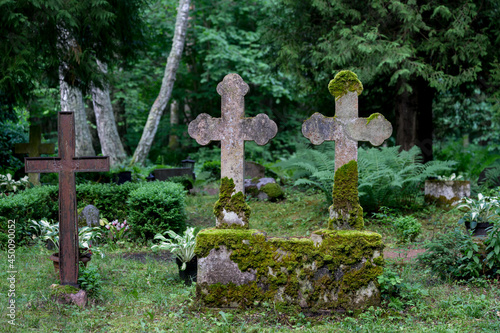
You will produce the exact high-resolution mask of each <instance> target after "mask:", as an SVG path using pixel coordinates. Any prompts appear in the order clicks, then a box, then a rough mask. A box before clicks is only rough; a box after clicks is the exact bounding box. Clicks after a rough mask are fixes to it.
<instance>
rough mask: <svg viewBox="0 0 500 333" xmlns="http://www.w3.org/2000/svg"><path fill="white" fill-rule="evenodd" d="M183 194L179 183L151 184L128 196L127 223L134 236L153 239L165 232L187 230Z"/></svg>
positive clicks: (143, 185) (145, 184) (144, 185)
mask: <svg viewBox="0 0 500 333" xmlns="http://www.w3.org/2000/svg"><path fill="white" fill-rule="evenodd" d="M185 194H186V193H185V191H184V188H183V186H182V185H181V184H176V183H168V182H150V183H144V184H142V186H140V187H139V188H137V189H136V190H134V191H132V192H131V193H130V196H129V199H128V201H127V206H128V209H129V212H130V213H129V218H128V220H127V221H128V223H129V224H130V228H131V229H132V231H133V232H134V233H135V234H136V236H138V237H141V238H143V239H153V237H154V235H156V234H158V233H159V234H164V233H165V232H167V231H168V230H173V231H175V232H176V233H180V232H182V231H184V229H185V228H186V211H185V202H184V199H185Z"/></svg>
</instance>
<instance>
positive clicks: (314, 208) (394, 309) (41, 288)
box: [0, 193, 500, 332]
mask: <svg viewBox="0 0 500 333" xmlns="http://www.w3.org/2000/svg"><path fill="white" fill-rule="evenodd" d="M215 200H216V197H215V196H194V197H189V198H188V216H189V223H190V224H191V225H196V226H199V227H209V226H213V225H214V218H213V216H212V213H211V210H212V206H213V203H214V202H215ZM249 204H250V205H251V207H252V209H253V211H252V214H253V215H252V218H251V222H250V223H251V227H252V228H256V229H261V230H264V231H266V232H267V233H268V234H269V235H272V236H303V235H307V234H308V233H310V232H311V231H314V230H316V229H319V228H322V227H324V226H325V222H326V219H327V214H328V211H327V207H324V206H323V203H322V200H321V195H320V194H313V193H295V194H293V195H291V196H289V197H288V199H287V200H286V201H284V202H281V203H269V202H257V201H250V202H249ZM457 214H458V213H457V212H454V211H451V212H445V211H443V210H439V209H436V208H435V207H432V206H431V207H428V208H426V209H423V210H422V211H420V212H418V213H417V215H418V218H419V220H420V221H421V223H422V224H423V227H424V233H423V235H422V236H420V237H419V238H417V240H416V242H415V243H413V244H411V246H413V247H420V246H421V245H422V243H423V242H425V240H426V239H430V238H432V236H433V235H434V234H435V233H436V232H438V231H443V230H447V229H450V228H454V226H455V223H456V221H457V219H456V217H457ZM366 224H367V227H368V229H371V230H375V231H379V232H381V233H382V234H383V236H384V240H385V242H386V243H388V244H389V245H390V246H391V247H395V248H397V247H398V245H397V243H396V238H395V234H394V232H393V231H392V230H391V229H392V228H391V227H390V225H389V224H388V223H387V222H386V221H384V220H383V219H379V220H373V219H368V218H367V220H366ZM104 251H105V253H106V256H105V257H104V258H99V257H96V256H94V257H93V259H92V261H91V262H90V264H91V265H94V266H95V267H97V270H98V272H99V274H100V275H101V278H102V289H101V292H100V293H99V294H98V295H97V297H96V298H93V299H92V300H91V302H90V305H89V306H88V307H87V308H85V309H80V308H77V307H76V306H69V305H59V304H56V303H54V302H53V301H51V298H50V285H51V284H53V283H58V280H57V276H56V274H55V273H54V270H53V267H52V263H51V262H50V261H49V260H48V256H49V254H50V252H49V251H48V250H46V249H44V248H42V247H40V246H32V247H21V248H17V249H16V257H15V263H14V265H15V269H16V270H17V273H16V287H15V293H16V303H15V304H16V324H17V326H15V327H14V326H11V325H10V324H8V322H7V321H8V320H10V319H9V318H8V317H7V316H6V314H7V313H8V309H7V304H8V303H7V299H8V293H9V286H8V283H4V282H2V284H0V286H1V288H0V295H1V297H2V299H3V301H2V302H0V313H1V314H2V316H1V317H0V318H1V320H2V321H3V322H2V323H1V325H0V327H1V329H0V331H2V332H286V331H291V330H297V331H300V332H498V331H500V285H499V283H498V282H497V281H486V280H477V281H476V282H474V283H469V284H457V283H454V282H451V281H442V280H439V279H437V278H436V277H433V276H431V275H430V274H429V273H428V272H426V271H425V270H423V269H422V268H421V267H418V266H416V265H415V264H413V263H407V262H402V261H392V262H388V263H387V267H388V268H389V269H391V270H393V271H395V272H397V273H398V274H399V275H400V276H401V277H402V283H403V284H405V286H406V287H407V292H406V293H405V294H404V297H403V298H401V299H395V300H392V301H391V303H390V304H389V303H388V302H385V303H384V305H383V306H382V307H381V308H373V309H369V310H368V311H366V312H364V313H362V314H353V313H334V314H327V313H308V312H304V311H302V310H301V309H300V308H293V307H288V308H285V307H282V306H280V305H278V304H273V303H268V304H264V305H263V306H262V307H260V308H257V309H248V310H245V309H234V310H230V309H202V308H200V307H199V306H198V305H197V303H196V301H195V287H194V286H191V287H186V286H184V285H183V283H182V282H181V281H180V279H179V278H178V268H177V266H176V264H175V263H174V262H173V259H172V257H171V256H170V255H169V254H168V253H166V252H160V253H156V254H154V253H152V252H151V250H150V249H149V247H148V246H139V245H134V244H126V245H125V247H124V248H118V249H111V248H109V247H108V248H105V249H104ZM1 253H2V256H1V261H0V279H1V280H2V281H6V280H7V278H8V277H9V273H8V271H9V270H10V269H9V267H8V265H9V264H10V263H9V262H8V261H7V253H6V252H5V251H3V252H1Z"/></svg>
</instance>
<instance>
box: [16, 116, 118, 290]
mask: <svg viewBox="0 0 500 333" xmlns="http://www.w3.org/2000/svg"><path fill="white" fill-rule="evenodd" d="M58 132H59V138H58V142H59V157H38V158H36V157H33V158H26V159H25V170H26V172H43V173H50V172H58V173H59V261H60V264H59V272H60V278H61V284H62V285H65V284H68V285H72V286H78V229H77V216H76V215H77V209H76V186H75V172H96V171H109V158H108V157H107V156H105V157H75V120H74V116H73V113H72V112H59V131H58Z"/></svg>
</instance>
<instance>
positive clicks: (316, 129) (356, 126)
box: [302, 71, 392, 171]
mask: <svg viewBox="0 0 500 333" xmlns="http://www.w3.org/2000/svg"><path fill="white" fill-rule="evenodd" d="M328 88H329V90H330V92H331V93H332V95H334V96H335V117H325V116H323V115H322V114H320V113H317V112H316V113H315V114H313V115H312V116H311V117H310V118H309V119H307V120H306V121H305V122H304V123H303V124H302V134H304V136H305V137H306V138H308V139H309V140H310V141H311V143H312V144H314V145H319V144H321V143H323V141H335V171H336V170H337V169H338V168H340V167H341V166H342V165H344V164H346V163H348V162H349V161H352V160H354V161H357V160H358V141H370V143H371V144H372V145H374V146H379V145H381V144H382V143H383V142H384V140H385V139H387V138H389V137H390V136H391V134H392V125H391V123H390V122H388V121H387V120H386V119H385V118H384V116H383V115H381V114H380V113H374V114H372V115H371V116H370V117H368V118H358V95H359V94H360V93H361V91H362V90H363V85H362V84H361V82H360V81H359V80H358V77H357V76H356V74H354V73H353V72H350V71H341V72H339V73H338V74H337V75H336V76H335V78H334V79H333V80H332V81H330V84H329V85H328Z"/></svg>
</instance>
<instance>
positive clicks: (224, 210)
mask: <svg viewBox="0 0 500 333" xmlns="http://www.w3.org/2000/svg"><path fill="white" fill-rule="evenodd" d="M234 188H235V185H234V181H233V180H232V179H231V178H227V177H224V178H222V179H221V186H220V192H219V200H217V202H216V203H215V206H214V215H215V217H216V219H217V227H218V228H243V229H248V220H249V219H250V213H251V209H250V206H248V204H247V203H246V202H245V196H244V195H243V193H242V192H238V193H235V194H233V192H234Z"/></svg>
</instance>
